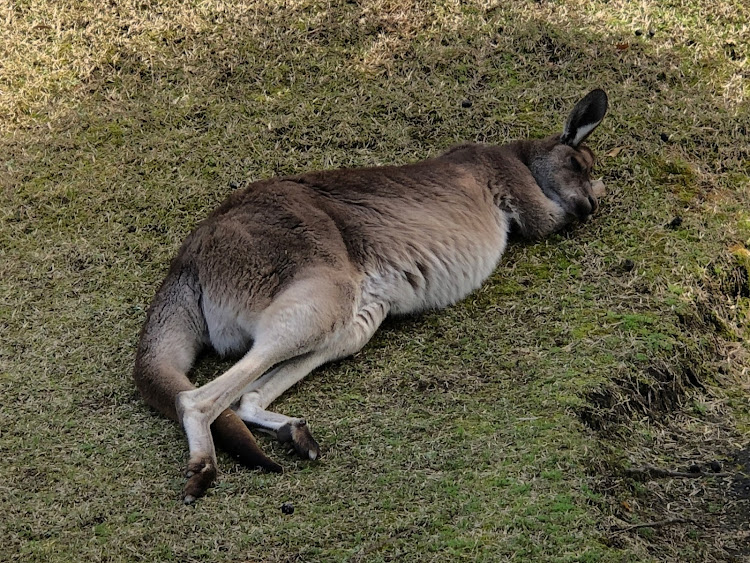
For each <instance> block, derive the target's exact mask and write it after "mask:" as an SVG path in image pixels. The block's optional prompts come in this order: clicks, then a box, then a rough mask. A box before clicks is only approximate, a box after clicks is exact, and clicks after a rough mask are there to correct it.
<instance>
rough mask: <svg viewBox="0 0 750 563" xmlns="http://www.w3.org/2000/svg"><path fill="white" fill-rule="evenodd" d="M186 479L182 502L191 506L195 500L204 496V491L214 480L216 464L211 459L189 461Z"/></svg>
mask: <svg viewBox="0 0 750 563" xmlns="http://www.w3.org/2000/svg"><path fill="white" fill-rule="evenodd" d="M187 478H188V482H187V483H186V484H185V490H184V494H183V502H184V503H185V504H192V503H193V502H195V499H197V498H198V497H202V496H203V495H204V494H206V490H208V487H209V486H210V485H211V483H213V481H214V479H216V463H215V462H214V461H213V460H212V459H211V458H202V459H200V460H198V461H191V462H190V463H188V469H187Z"/></svg>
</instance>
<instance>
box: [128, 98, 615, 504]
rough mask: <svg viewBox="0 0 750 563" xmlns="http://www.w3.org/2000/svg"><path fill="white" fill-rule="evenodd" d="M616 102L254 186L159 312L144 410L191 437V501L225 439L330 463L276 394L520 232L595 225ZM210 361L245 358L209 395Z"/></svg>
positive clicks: (483, 273) (180, 257) (177, 266)
mask: <svg viewBox="0 0 750 563" xmlns="http://www.w3.org/2000/svg"><path fill="white" fill-rule="evenodd" d="M607 105H608V102H607V96H606V94H605V93H604V92H603V91H602V90H598V89H597V90H593V91H592V92H590V93H589V94H588V95H586V96H585V97H584V98H583V99H582V100H580V101H579V102H578V103H577V104H576V105H575V107H574V108H573V110H572V111H571V113H570V114H569V116H568V118H567V121H566V123H565V126H564V129H563V132H562V134H555V135H552V136H550V137H547V138H545V139H539V140H520V141H515V142H512V143H510V144H507V145H503V146H491V145H483V144H464V145H459V146H456V147H454V148H451V149H450V150H448V151H447V152H445V153H444V154H442V155H441V156H438V157H435V158H431V159H428V160H424V161H422V162H416V163H413V164H407V165H405V166H384V167H375V168H361V169H341V170H328V171H322V172H311V173H308V174H302V175H297V176H289V177H284V178H275V179H270V180H262V181H258V182H253V183H250V184H248V185H246V186H245V187H244V189H241V190H237V191H235V192H234V193H232V194H231V195H230V196H229V197H228V198H227V200H226V201H224V203H223V204H221V205H220V206H219V208H218V209H216V210H215V211H214V212H213V213H212V214H211V215H210V216H209V217H208V218H207V219H206V220H204V221H203V222H202V223H200V224H199V225H198V227H197V228H196V229H195V230H194V231H193V232H192V233H191V234H190V235H189V236H188V237H187V239H186V240H185V242H184V243H183V245H182V247H181V248H180V250H179V252H178V254H177V257H176V258H175V259H174V260H173V261H172V264H171V267H170V269H169V272H168V274H167V276H166V279H165V280H164V282H163V283H162V285H161V287H160V288H159V290H158V291H157V292H156V296H155V297H154V300H153V302H152V303H151V306H150V308H149V310H148V314H147V318H146V322H145V324H144V326H143V330H142V331H141V335H140V341H139V343H138V348H137V354H136V360H135V369H134V374H133V375H134V378H135V382H136V384H137V387H138V389H139V390H140V392H141V394H142V395H143V398H144V399H145V401H146V402H147V403H148V404H149V405H151V406H152V407H154V408H155V409H156V410H158V411H160V412H161V413H163V414H164V415H166V416H168V417H169V418H171V419H173V420H175V421H178V422H180V423H181V424H182V426H183V429H184V431H185V434H186V435H187V441H188V446H189V449H190V458H189V461H188V466H187V483H186V485H185V489H184V494H183V500H184V502H185V503H188V504H189V503H192V502H193V501H195V499H196V498H198V497H200V496H201V495H203V494H204V493H205V492H206V489H207V488H208V487H209V485H210V484H211V483H212V482H213V480H214V479H215V477H216V474H217V461H216V450H215V447H214V439H216V441H217V443H218V445H219V446H221V447H222V448H224V449H225V450H226V451H228V452H229V453H230V454H232V455H234V456H235V457H237V458H238V459H239V460H240V461H241V462H242V463H243V464H245V465H247V466H249V467H256V466H257V467H261V468H264V469H266V470H269V471H276V472H280V471H281V467H280V466H279V465H278V464H277V463H276V462H274V461H273V460H271V459H270V458H268V457H267V456H266V455H265V454H264V453H263V452H262V450H261V449H260V448H259V447H258V445H257V444H256V442H255V440H254V438H253V435H252V434H251V432H250V430H249V429H248V427H251V428H255V429H259V430H262V431H266V432H268V433H270V434H272V435H273V436H275V438H276V439H278V440H280V441H282V442H286V443H289V444H290V445H291V446H293V447H294V449H295V450H296V451H297V453H298V454H300V455H301V456H303V457H304V458H309V459H313V460H314V459H316V458H317V457H318V456H319V455H320V448H319V446H318V444H317V442H316V441H315V439H314V438H313V436H312V434H311V433H310V429H309V427H308V425H307V423H306V422H305V420H304V419H302V418H292V417H289V416H285V415H283V414H279V413H275V412H271V411H269V410H267V409H268V406H269V405H270V404H271V403H272V402H273V401H274V400H275V399H276V398H277V397H279V396H280V395H281V394H282V393H284V391H286V390H287V389H289V388H290V387H291V386H293V385H294V384H295V383H297V382H298V381H300V380H301V379H303V378H304V377H305V376H306V375H307V374H309V373H310V372H311V371H312V370H314V369H315V368H317V367H318V366H320V365H321V364H324V363H326V362H329V361H331V360H335V359H339V358H343V357H345V356H349V355H351V354H354V353H355V352H357V351H359V350H360V349H361V348H362V347H363V346H364V345H365V344H366V343H367V342H368V341H369V340H370V338H371V337H372V336H373V334H374V333H375V331H376V330H377V329H378V327H379V326H380V324H381V323H382V322H383V320H384V319H385V318H386V316H388V315H402V314H407V313H416V312H419V311H424V310H428V309H436V308H442V307H446V306H448V305H451V304H453V303H455V302H457V301H459V300H460V299H462V298H464V297H465V296H467V295H468V294H469V293H471V292H472V291H474V290H475V289H477V288H478V287H479V286H480V285H481V284H482V282H483V281H484V280H485V279H486V278H487V277H488V276H489V275H490V274H491V273H492V271H493V270H494V269H495V267H496V266H497V264H498V262H499V260H500V257H501V255H502V254H503V251H504V250H505V246H506V242H507V239H508V234H509V231H510V230H511V229H513V230H514V231H517V232H518V233H519V234H520V235H521V236H523V237H525V238H529V239H538V238H541V237H543V236H545V235H547V234H549V233H552V232H553V231H556V230H558V229H560V228H561V227H563V226H565V225H567V224H569V223H571V222H574V221H576V220H579V221H584V220H586V219H587V218H588V217H589V215H591V214H592V213H593V212H595V211H596V209H597V208H598V200H597V198H598V197H601V196H602V195H603V194H604V184H603V182H602V181H601V180H592V178H591V169H592V166H593V163H594V154H593V152H592V151H591V150H590V149H589V148H587V147H585V146H583V145H582V143H583V141H584V140H585V139H586V138H587V137H588V136H589V135H590V134H591V132H592V131H593V130H594V129H595V128H596V127H597V126H598V125H599V124H600V123H601V121H602V119H603V118H604V115H605V114H606V112H607ZM206 348H211V349H213V350H214V351H215V352H217V353H218V354H220V355H237V356H239V357H240V359H239V361H237V363H235V364H234V365H233V366H232V367H231V368H230V369H228V370H227V371H226V372H224V373H223V374H221V375H220V376H218V377H217V378H216V379H214V380H212V381H211V382H209V383H207V384H206V385H203V386H202V387H199V388H196V387H195V386H194V385H193V384H192V383H191V382H190V380H189V379H188V377H187V374H188V372H189V371H190V369H191V367H192V365H193V363H194V361H195V359H196V356H197V355H198V353H199V352H200V351H201V350H203V349H206Z"/></svg>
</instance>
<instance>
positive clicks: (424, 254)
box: [361, 210, 508, 315]
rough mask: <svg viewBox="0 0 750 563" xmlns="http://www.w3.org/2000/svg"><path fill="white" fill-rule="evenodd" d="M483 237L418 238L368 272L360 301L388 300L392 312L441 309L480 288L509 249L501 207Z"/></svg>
mask: <svg viewBox="0 0 750 563" xmlns="http://www.w3.org/2000/svg"><path fill="white" fill-rule="evenodd" d="M493 219H494V220H493V221H492V224H491V226H490V227H489V228H485V229H483V236H482V237H481V238H479V237H477V236H476V234H475V233H466V235H465V236H454V237H452V238H451V239H445V240H438V241H435V240H432V241H424V243H423V244H422V245H421V246H417V245H416V244H415V243H414V242H411V243H410V245H409V252H408V253H406V252H402V253H399V252H398V251H397V250H396V251H394V252H393V254H394V255H393V256H391V257H389V258H390V260H388V261H387V262H385V264H386V265H384V264H383V263H382V262H381V263H379V264H377V266H375V267H372V268H370V269H368V270H366V271H365V277H364V279H363V282H362V286H361V288H362V295H361V303H362V305H363V306H366V305H368V304H369V303H373V302H380V303H386V304H387V305H388V306H389V310H390V313H391V314H394V315H404V314H409V313H418V312H420V311H425V310H429V309H441V308H443V307H447V306H449V305H452V304H453V303H456V302H457V301H460V300H461V299H463V298H464V297H466V296H467V295H469V294H470V293H472V292H473V291H474V290H476V289H478V288H479V287H480V286H481V285H482V283H483V282H484V280H486V279H487V278H488V277H489V276H490V275H491V274H492V272H493V271H494V269H495V267H496V266H497V264H498V262H499V261H500V257H501V256H502V254H503V252H504V251H505V246H506V243H507V238H508V222H507V219H506V217H505V216H504V215H503V214H502V212H500V211H499V210H498V214H497V216H496V217H494V218H493Z"/></svg>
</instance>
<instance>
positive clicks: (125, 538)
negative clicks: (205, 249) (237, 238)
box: [0, 0, 750, 561]
mask: <svg viewBox="0 0 750 563" xmlns="http://www.w3.org/2000/svg"><path fill="white" fill-rule="evenodd" d="M0 21H3V29H4V32H3V34H2V36H0V52H1V53H2V56H1V57H0V61H1V62H0V188H1V189H2V195H3V204H2V206H0V260H1V262H0V263H1V264H2V272H1V274H0V328H1V329H2V330H1V336H0V397H2V400H0V451H2V452H3V455H4V457H5V458H6V459H8V460H9V462H10V463H7V464H6V474H5V476H4V479H3V480H2V482H1V483H0V513H2V515H3V517H2V518H0V535H2V537H3V538H4V542H3V547H0V560H9V561H16V560H18V561H67V560H75V561H79V560H90V561H99V560H108V561H131V560H145V561H162V560H163V561H170V560H174V561H222V560H231V561H243V560H247V561H291V560H301V561H313V560H320V561H391V560H402V561H454V560H455V561H498V560H511V561H646V560H653V559H656V560H671V561H675V560H685V561H687V560H693V561H711V560H726V559H728V558H730V557H731V556H733V555H734V556H738V557H739V556H740V555H739V551H738V550H739V549H740V548H741V546H742V545H743V541H744V540H743V538H746V536H747V533H748V528H747V522H748V518H747V514H748V507H747V500H744V501H743V500H742V499H739V498H737V497H736V496H733V493H732V491H733V488H732V486H733V483H736V482H738V481H737V480H738V479H740V478H741V477H740V471H741V470H742V467H741V466H740V464H739V462H738V461H737V460H738V459H742V458H741V456H740V457H735V456H736V455H737V453H738V452H740V451H741V450H743V448H746V447H747V439H746V435H747V431H748V430H749V429H750V412H749V408H748V401H747V391H748V390H750V381H748V378H747V374H748V373H749V372H750V369H749V368H750V357H749V356H748V348H747V338H748V337H749V336H750V326H749V324H748V316H749V315H750V296H749V295H748V293H749V291H750V290H748V270H749V269H750V268H749V264H750V262H749V261H748V256H750V254H748V250H747V249H748V247H750V192H749V189H750V182H748V174H749V173H750V166H749V164H748V163H750V154H749V153H750V148H749V147H750V142H748V133H747V128H748V126H749V125H748V124H750V110H749V106H748V96H749V95H750V92H749V91H748V79H747V77H748V72H750V64H749V63H748V55H749V54H750V53H749V52H748V43H747V41H746V39H745V35H746V31H747V26H748V25H749V24H750V14H749V13H748V9H747V7H746V6H745V5H744V4H742V3H736V2H724V1H722V2H718V3H717V2H707V1H702V0H689V1H688V2H679V3H678V2H641V3H630V2H624V1H619V0H611V1H608V2H607V1H603V0H602V1H593V2H562V1H558V2H532V1H529V2H524V1H520V0H514V1H511V2H499V3H495V4H491V3H486V2H478V1H472V2H466V3H458V2H440V3H429V2H413V1H409V2H395V1H389V0H372V1H368V2H361V3H356V2H333V3H331V2H318V1H314V0H311V1H287V2H269V3H265V2H264V3H260V2H259V3H247V4H242V5H239V4H237V3H223V2H220V1H218V0H209V1H206V2H184V3H178V2H172V1H168V2H150V1H144V2H127V3H126V2H123V3H110V4H102V3H100V2H79V1H75V2H73V1H72V0H70V1H68V2H42V1H34V0H27V1H24V2H15V3H12V4H4V5H3V6H2V7H0ZM649 31H651V32H653V33H649ZM636 32H639V33H638V34H637V33H636ZM593 87H602V88H604V89H606V90H607V92H608V94H609V96H610V113H609V115H608V116H607V118H606V119H605V122H604V123H603V124H602V126H601V127H600V128H599V130H597V132H596V133H595V135H593V136H592V138H591V145H592V147H593V148H594V149H595V150H596V151H597V153H598V155H599V164H598V169H597V172H598V173H599V174H601V175H602V177H603V178H604V180H605V183H606V184H607V187H608V195H607V196H606V198H605V199H604V200H603V202H602V204H603V205H602V210H601V213H600V214H599V215H598V216H596V217H595V218H594V219H593V220H592V221H590V222H588V223H587V224H585V225H582V226H579V227H577V228H574V229H571V230H569V231H566V232H565V233H562V234H558V235H555V236H553V237H551V238H550V239H549V240H546V241H543V242H541V243H539V244H534V245H526V244H516V245H514V246H512V247H511V248H510V250H509V251H508V253H507V255H506V257H505V258H504V260H503V263H502V264H501V266H500V267H499V268H498V270H497V272H496V273H495V275H494V276H493V277H492V279H491V280H490V281H489V282H488V283H487V284H486V285H485V286H484V287H483V288H482V289H481V290H480V291H478V292H477V293H476V294H474V295H472V296H471V297H469V298H468V299H466V300H465V301H464V302H462V303H460V304H458V305H456V306H454V307H452V308H450V309H449V310H447V311H443V312H438V313H433V314H428V315H424V316H421V317H419V318H416V319H404V320H395V321H391V322H389V323H387V325H386V326H385V327H384V329H383V330H381V332H379V333H378V335H376V337H375V339H374V340H373V341H372V342H371V343H370V345H368V346H367V347H366V348H365V349H364V350H363V351H362V352H361V353H359V354H358V355H357V356H356V357H355V358H352V359H349V360H346V361H343V362H339V363H337V364H335V365H332V366H328V367H325V368H323V369H321V370H319V371H318V372H317V373H316V374H314V375H313V376H312V377H310V378H309V379H308V380H306V381H304V382H303V383H301V384H300V385H299V386H297V387H295V388H294V389H293V390H292V391H290V392H289V393H288V394H287V395H285V396H284V397H283V398H282V399H281V400H280V401H279V402H278V403H277V404H276V405H275V408H277V409H278V410H279V411H280V412H285V413H289V414H294V415H304V416H305V417H307V418H308V420H309V421H310V423H311V425H312V427H313V431H314V433H315V435H316V437H317V438H318V440H319V441H320V443H321V446H322V448H323V457H322V459H321V460H320V461H319V462H317V463H305V462H301V461H298V460H297V459H296V458H295V457H294V456H292V455H289V454H288V453H287V452H285V451H284V449H283V448H282V447H280V446H278V445H277V444H275V443H273V442H271V441H268V440H265V439H263V438H260V441H261V443H262V445H263V447H264V448H265V449H266V451H268V452H269V453H270V454H271V455H272V456H273V457H274V458H275V459H277V460H280V462H281V463H282V464H283V465H284V467H285V469H286V473H285V474H284V475H281V476H278V475H267V474H263V473H259V472H253V471H248V470H246V469H244V468H242V467H239V466H237V465H235V464H234V463H233V462H232V461H231V460H229V459H227V458H226V457H222V458H221V459H220V463H221V468H222V473H221V475H220V477H219V479H218V482H217V485H216V486H215V487H213V488H212V489H211V490H210V492H209V494H208V495H207V496H206V498H204V499H202V500H201V501H200V502H198V503H197V504H196V505H195V506H190V507H186V506H183V505H181V504H180V502H179V499H180V493H181V490H182V485H183V477H182V471H183V467H184V463H185V459H186V451H187V448H186V445H185V443H184V439H183V437H182V433H181V431H180V429H179V428H178V427H177V426H176V425H174V424H172V423H170V422H169V421H166V420H164V419H162V418H159V417H158V416H156V415H155V414H154V413H153V412H151V411H150V410H149V409H148V408H147V407H146V406H145V405H144V404H143V403H142V401H140V399H139V398H138V396H137V394H136V392H135V390H134V386H133V384H132V381H131V379H130V370H131V365H132V360H133V354H134V345H135V341H136V338H137V334H138V330H139V328H140V325H141V323H142V322H143V320H144V316H145V310H146V308H147V306H148V303H149V300H150V298H151V296H152V295H153V293H154V291H155V289H156V286H157V284H158V283H159V281H160V279H161V277H162V276H163V275H164V273H165V271H166V268H167V265H168V263H169V260H170V258H171V257H172V255H173V253H174V252H175V250H176V249H177V247H178V246H179V244H180V241H181V240H182V239H183V237H184V236H185V235H186V234H187V233H188V232H189V231H190V230H191V229H192V228H193V226H194V225H195V224H196V223H197V222H198V221H199V220H200V219H201V218H202V217H204V216H205V215H206V214H207V213H208V212H209V211H210V210H211V209H212V208H213V207H214V206H216V205H217V204H218V203H219V202H220V201H221V200H222V199H223V198H224V197H225V196H226V195H227V194H228V193H230V192H231V189H232V188H231V187H230V182H232V181H235V180H240V179H244V178H252V179H259V178H264V177H268V176H271V175H274V174H285V173H293V172H301V171H304V170H310V169H315V168H330V167H339V166H358V165H372V164H385V163H403V162H409V161H413V160H416V159H419V158H423V157H426V156H428V155H433V154H436V153H438V152H439V151H441V150H443V149H445V148H447V147H449V146H450V145H451V144H454V143H457V142H460V141H467V140H468V141H474V140H476V141H481V142H493V143H500V142H505V141H508V140H510V139H512V138H518V137H524V136H542V135H546V134H548V133H550V132H552V131H554V130H559V129H560V127H561V126H562V121H563V120H564V118H565V116H566V112H567V111H568V109H569V108H570V107H571V105H572V104H573V103H574V102H575V101H576V100H577V99H578V98H579V97H580V96H581V95H582V94H584V93H585V92H587V91H588V90H589V89H591V88H593ZM465 99H468V100H470V101H471V102H472V104H471V107H468V108H467V107H462V103H461V102H462V101H463V100H465ZM662 138H664V139H667V140H666V141H665V140H663V139H662ZM676 217H679V218H680V219H681V224H679V225H676V224H675V222H674V221H673V220H674V219H675V218H676ZM226 365H227V364H226V363H223V362H219V361H216V360H211V359H209V360H208V361H206V362H205V363H203V364H202V365H200V366H199V367H198V369H197V373H196V377H197V378H198V379H199V380H205V379H207V378H209V377H211V376H212V375H214V374H216V373H217V372H218V371H220V370H221V369H223V368H225V367H226ZM695 380H698V381H699V382H700V385H696V383H695ZM714 459H718V460H720V461H721V462H722V464H723V467H724V471H726V472H729V473H731V474H733V475H734V474H737V477H730V478H725V479H723V480H722V479H707V478H706V479H697V480H663V479H662V480H651V481H647V482H639V481H635V480H633V479H631V478H628V477H626V476H624V474H623V471H622V470H623V468H625V467H630V466H639V465H644V464H652V465H657V466H660V467H665V468H674V469H684V468H685V467H686V466H688V465H690V464H693V463H707V462H709V461H712V460H714ZM744 470H745V471H747V470H748V468H745V469H744ZM285 501H290V502H293V503H294V506H295V512H294V514H293V515H291V516H290V515H284V514H282V513H281V510H280V506H281V504H282V503H283V502H285ZM674 517H684V518H686V519H690V520H692V521H693V522H692V523H691V522H688V523H683V524H676V525H672V526H663V527H662V526H657V527H648V528H640V529H638V530H633V531H622V529H623V528H627V527H628V526H630V525H633V524H637V523H643V522H651V521H658V520H664V519H668V518H674Z"/></svg>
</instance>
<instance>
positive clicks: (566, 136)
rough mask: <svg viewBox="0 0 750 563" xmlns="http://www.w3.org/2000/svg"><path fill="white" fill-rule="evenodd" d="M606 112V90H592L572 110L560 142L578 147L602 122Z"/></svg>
mask: <svg viewBox="0 0 750 563" xmlns="http://www.w3.org/2000/svg"><path fill="white" fill-rule="evenodd" d="M606 113H607V94H605V93H604V90H599V89H596V90H592V91H591V92H589V93H588V94H586V97H585V98H583V99H582V100H581V101H580V102H578V103H577V104H576V105H575V107H574V108H573V111H571V112H570V115H569V116H568V121H567V123H565V129H563V134H562V137H560V142H561V143H563V144H565V145H570V146H571V147H573V148H575V147H577V146H578V145H580V144H581V143H582V142H583V141H584V140H585V139H586V137H588V136H589V135H590V134H591V132H592V131H593V130H594V129H596V127H597V125H599V124H600V123H601V122H602V119H604V115H605V114H606Z"/></svg>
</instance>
